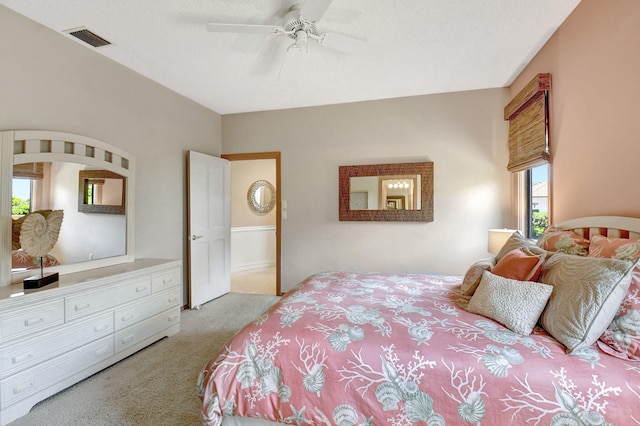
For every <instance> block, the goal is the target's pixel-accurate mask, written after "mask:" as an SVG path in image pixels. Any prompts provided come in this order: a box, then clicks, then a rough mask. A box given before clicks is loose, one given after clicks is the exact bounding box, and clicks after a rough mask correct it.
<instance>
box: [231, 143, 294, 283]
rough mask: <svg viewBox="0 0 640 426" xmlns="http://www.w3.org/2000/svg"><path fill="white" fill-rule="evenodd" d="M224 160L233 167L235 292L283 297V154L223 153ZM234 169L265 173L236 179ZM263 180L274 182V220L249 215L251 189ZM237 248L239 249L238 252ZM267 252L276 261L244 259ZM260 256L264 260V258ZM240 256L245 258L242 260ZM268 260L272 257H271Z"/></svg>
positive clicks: (232, 232)
mask: <svg viewBox="0 0 640 426" xmlns="http://www.w3.org/2000/svg"><path fill="white" fill-rule="evenodd" d="M221 157H222V158H224V159H226V160H229V161H230V165H231V187H232V191H231V199H232V202H231V265H232V266H231V291H232V292H243V293H254V294H272V295H280V294H281V284H280V276H281V273H280V264H281V258H280V253H281V248H280V245H281V238H280V226H281V220H282V216H281V211H282V210H281V195H280V152H258V153H246V154H223V155H221ZM252 163H253V164H252ZM234 164H235V165H236V166H234ZM253 165H255V167H252V166H253ZM247 166H249V167H247ZM234 167H236V170H247V169H250V170H251V169H256V170H263V171H262V172H260V171H258V172H255V173H254V174H253V175H251V174H249V175H247V174H246V172H245V173H243V172H241V173H240V176H241V177H239V178H238V177H236V178H235V179H234ZM265 167H266V169H265ZM256 173H257V174H256ZM259 180H266V181H268V182H269V181H271V180H273V182H269V183H270V184H272V185H273V186H274V187H275V206H274V207H273V213H271V218H269V216H268V213H263V212H255V211H254V212H253V213H250V212H249V208H250V206H249V204H250V203H249V201H250V200H248V197H249V192H250V191H249V187H250V186H251V184H252V183H255V181H259ZM249 181H251V182H249ZM234 199H235V202H234ZM234 211H235V212H234ZM263 215H264V216H263ZM272 224H273V225H272ZM247 225H249V226H247ZM273 234H275V235H273ZM247 239H248V241H247ZM234 241H235V243H234ZM234 245H235V248H236V250H234ZM264 246H266V247H264ZM263 249H264V250H266V251H268V252H269V253H272V252H273V253H274V256H273V257H274V258H275V261H272V260H270V259H267V260H264V259H263V260H257V261H256V259H255V258H254V259H251V260H247V259H244V257H246V256H250V255H251V253H253V252H254V251H256V250H257V251H259V252H260V251H261V250H263ZM234 253H235V254H234ZM256 256H258V258H260V256H261V255H260V254H258V255H256ZM239 257H243V258H242V259H238V258H239ZM268 257H270V254H269V255H267V258H268Z"/></svg>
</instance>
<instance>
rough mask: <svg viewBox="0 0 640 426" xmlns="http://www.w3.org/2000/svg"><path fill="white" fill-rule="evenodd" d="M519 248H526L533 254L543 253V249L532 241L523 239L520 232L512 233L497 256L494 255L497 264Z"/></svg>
mask: <svg viewBox="0 0 640 426" xmlns="http://www.w3.org/2000/svg"><path fill="white" fill-rule="evenodd" d="M520 247H527V248H529V249H530V250H531V251H532V252H534V253H545V251H544V250H543V249H541V248H540V247H538V246H536V244H535V242H534V241H532V240H529V239H527V238H525V237H523V236H522V235H521V234H520V232H514V233H513V234H511V236H510V237H509V238H508V239H507V241H506V242H505V243H504V245H503V246H502V248H501V249H500V251H499V252H498V254H496V262H499V261H500V260H501V259H502V258H503V257H505V256H506V255H507V253H509V252H510V251H512V250H515V249H518V248H520Z"/></svg>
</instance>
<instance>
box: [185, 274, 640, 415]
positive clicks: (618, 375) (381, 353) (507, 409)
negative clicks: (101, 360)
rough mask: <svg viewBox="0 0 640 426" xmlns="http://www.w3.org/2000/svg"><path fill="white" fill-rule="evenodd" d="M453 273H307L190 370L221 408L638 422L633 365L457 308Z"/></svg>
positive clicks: (638, 389) (219, 411) (205, 406)
mask: <svg viewBox="0 0 640 426" xmlns="http://www.w3.org/2000/svg"><path fill="white" fill-rule="evenodd" d="M460 281H461V278H459V277H446V276H437V275H418V274H378V273H349V272H328V273H321V274H317V275H313V276H311V277H309V278H308V279H306V280H305V281H303V282H302V283H301V284H300V285H299V286H298V287H296V288H295V289H294V290H292V291H290V292H289V293H287V294H286V295H285V296H284V297H283V298H282V300H281V301H280V302H278V303H277V304H276V305H274V306H273V307H272V308H271V309H270V310H269V311H268V312H267V313H266V314H265V315H263V316H262V317H261V318H259V319H258V320H257V321H255V322H253V323H251V324H248V325H247V326H246V327H245V328H244V329H242V330H241V331H240V332H239V333H238V334H237V335H236V336H235V337H234V338H233V339H232V340H231V341H230V342H229V343H228V344H227V346H226V347H225V348H224V350H222V352H220V353H219V354H218V355H217V356H216V357H215V358H214V359H212V360H211V362H210V363H209V364H208V365H207V366H206V368H205V369H204V371H203V372H202V373H201V375H200V379H199V382H198V394H199V396H200V398H201V399H202V413H201V415H202V420H203V423H204V424H205V425H219V424H220V422H221V420H222V416H242V417H258V418H262V419H267V420H270V421H275V422H281V423H285V424H296V425H301V424H313V425H344V426H346V425H374V424H390V425H410V424H414V423H418V424H427V425H429V426H434V425H444V424H448V425H467V424H483V425H507V424H517V425H520V424H523V425H554V426H560V425H562V426H565V425H609V424H616V425H625V426H626V425H636V424H640V363H631V362H625V361H623V360H621V359H618V358H614V357H612V356H609V355H606V354H604V353H602V352H600V351H599V350H598V349H597V347H596V346H593V347H592V348H589V349H587V350H584V351H583V352H581V353H580V354H579V355H573V356H568V355H565V351H564V348H563V347H562V346H561V345H560V344H559V343H558V342H556V341H555V340H554V339H553V338H551V337H550V336H549V335H548V334H546V332H544V331H543V330H542V329H540V328H536V329H535V330H534V333H533V334H532V335H531V336H522V335H519V334H515V333H513V332H511V331H509V330H508V329H506V328H505V327H503V326H501V325H500V324H498V323H496V322H494V321H492V320H490V319H486V318H484V317H482V316H479V315H475V314H471V313H469V312H466V311H465V310H463V309H461V308H460V307H459V306H458V304H457V303H456V302H458V301H460V300H463V298H462V297H461V296H459V295H457V294H456V292H455V290H456V289H457V288H458V287H459V284H460Z"/></svg>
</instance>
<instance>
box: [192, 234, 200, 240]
mask: <svg viewBox="0 0 640 426" xmlns="http://www.w3.org/2000/svg"><path fill="white" fill-rule="evenodd" d="M198 238H202V235H192V236H191V239H192V240H193V241H195V240H197V239H198Z"/></svg>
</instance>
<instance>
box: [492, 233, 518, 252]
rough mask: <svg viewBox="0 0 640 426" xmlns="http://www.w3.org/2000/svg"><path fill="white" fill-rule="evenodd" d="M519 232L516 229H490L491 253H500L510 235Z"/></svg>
mask: <svg viewBox="0 0 640 426" xmlns="http://www.w3.org/2000/svg"><path fill="white" fill-rule="evenodd" d="M514 232H518V231H517V230H516V229H507V228H504V229H489V244H488V250H489V253H491V254H498V252H499V251H500V249H501V248H502V246H504V243H506V242H507V240H508V239H509V237H510V236H511V235H512V234H513V233H514Z"/></svg>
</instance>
